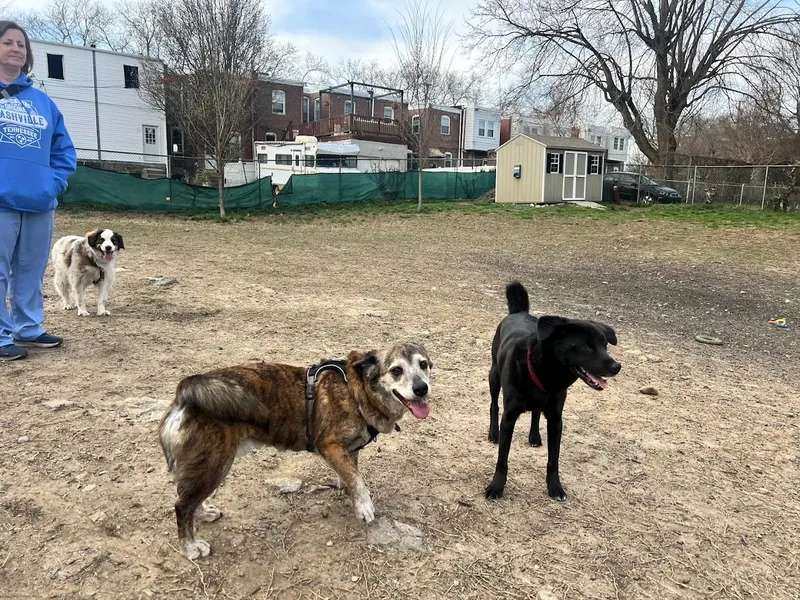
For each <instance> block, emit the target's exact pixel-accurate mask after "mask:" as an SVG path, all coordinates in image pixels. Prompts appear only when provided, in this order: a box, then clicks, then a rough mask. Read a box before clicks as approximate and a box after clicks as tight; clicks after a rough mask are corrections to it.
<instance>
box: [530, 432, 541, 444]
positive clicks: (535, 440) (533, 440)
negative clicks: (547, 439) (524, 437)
mask: <svg viewBox="0 0 800 600" xmlns="http://www.w3.org/2000/svg"><path fill="white" fill-rule="evenodd" d="M528 443H529V444H530V445H531V446H533V447H534V448H538V447H539V446H541V445H542V436H541V435H540V434H539V432H538V431H537V432H536V433H535V434H533V433H531V434H529V435H528Z"/></svg>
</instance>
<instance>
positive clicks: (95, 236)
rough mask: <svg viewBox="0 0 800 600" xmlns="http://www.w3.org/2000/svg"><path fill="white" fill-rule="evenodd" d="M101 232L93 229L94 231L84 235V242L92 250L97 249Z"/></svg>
mask: <svg viewBox="0 0 800 600" xmlns="http://www.w3.org/2000/svg"><path fill="white" fill-rule="evenodd" d="M101 233H102V232H101V231H100V230H99V229H95V230H94V231H90V232H89V233H87V234H86V241H87V242H88V243H89V245H90V246H91V247H92V248H96V247H97V241H98V240H99V239H100V234H101Z"/></svg>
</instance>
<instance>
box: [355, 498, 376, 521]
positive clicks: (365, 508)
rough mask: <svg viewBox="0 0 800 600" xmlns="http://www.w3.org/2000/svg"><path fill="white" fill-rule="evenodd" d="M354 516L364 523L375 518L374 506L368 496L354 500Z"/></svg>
mask: <svg viewBox="0 0 800 600" xmlns="http://www.w3.org/2000/svg"><path fill="white" fill-rule="evenodd" d="M355 508H356V517H358V518H359V519H360V520H361V521H364V523H367V524H369V523H372V522H373V521H374V520H375V506H374V505H373V504H372V500H370V498H369V497H366V498H359V499H358V500H356V506H355Z"/></svg>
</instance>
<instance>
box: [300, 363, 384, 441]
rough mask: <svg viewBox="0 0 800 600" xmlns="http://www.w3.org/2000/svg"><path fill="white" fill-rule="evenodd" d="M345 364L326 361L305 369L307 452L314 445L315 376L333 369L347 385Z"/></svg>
mask: <svg viewBox="0 0 800 600" xmlns="http://www.w3.org/2000/svg"><path fill="white" fill-rule="evenodd" d="M345 364H346V363H345V361H343V360H326V361H325V362H322V363H320V364H318V365H310V366H309V367H308V368H307V369H306V440H307V442H306V450H308V451H309V452H314V444H313V442H312V441H311V414H312V412H313V410H314V387H315V386H316V383H317V376H318V375H319V374H320V373H322V372H323V371H326V370H329V369H333V370H335V371H339V373H341V374H342V378H343V379H344V382H345V383H347V371H345ZM376 433H377V432H376Z"/></svg>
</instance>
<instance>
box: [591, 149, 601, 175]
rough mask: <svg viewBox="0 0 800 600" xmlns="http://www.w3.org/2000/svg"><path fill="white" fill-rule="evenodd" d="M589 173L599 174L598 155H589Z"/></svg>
mask: <svg viewBox="0 0 800 600" xmlns="http://www.w3.org/2000/svg"><path fill="white" fill-rule="evenodd" d="M589 175H600V155H599V154H591V155H589Z"/></svg>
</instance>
